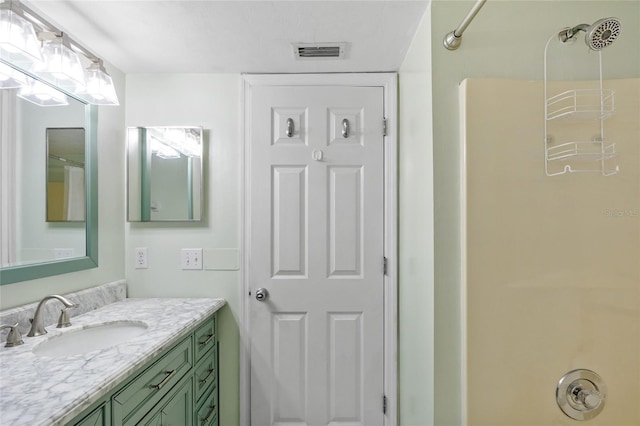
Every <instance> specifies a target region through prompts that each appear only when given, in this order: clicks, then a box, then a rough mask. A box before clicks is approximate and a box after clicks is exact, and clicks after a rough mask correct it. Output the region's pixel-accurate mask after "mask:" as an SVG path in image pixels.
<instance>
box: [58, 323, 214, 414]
mask: <svg viewBox="0 0 640 426" xmlns="http://www.w3.org/2000/svg"><path fill="white" fill-rule="evenodd" d="M218 392H219V389H218V343H217V337H216V314H213V315H212V316H210V317H208V318H207V319H206V320H204V321H202V322H201V323H200V324H198V325H197V326H196V327H195V328H194V330H193V331H192V332H191V333H190V334H188V335H187V336H185V337H184V338H182V339H181V340H180V341H179V342H178V343H176V344H175V345H173V346H172V347H171V348H169V349H167V350H166V351H164V352H162V353H160V354H158V355H156V356H155V357H154V358H153V359H152V360H151V361H149V363H147V364H146V365H145V366H144V367H142V368H141V369H140V370H138V371H136V372H135V373H133V374H132V375H131V376H129V378H127V380H125V381H124V382H123V383H122V384H121V385H119V386H117V387H116V388H115V389H114V390H112V391H111V392H109V394H107V395H106V396H105V397H104V398H103V399H102V400H100V401H97V402H95V403H94V404H92V405H91V406H90V407H89V408H88V409H87V410H85V411H84V412H83V413H82V414H80V415H79V416H77V417H76V418H75V419H74V420H73V421H71V422H69V423H68V425H69V426H70V425H73V426H132V425H145V426H147V425H148V426H152V425H153V426H155V425H162V426H168V425H174V426H175V425H179V426H192V425H198V426H201V425H202V426H205V425H206V426H217V425H218V406H217V402H218Z"/></svg>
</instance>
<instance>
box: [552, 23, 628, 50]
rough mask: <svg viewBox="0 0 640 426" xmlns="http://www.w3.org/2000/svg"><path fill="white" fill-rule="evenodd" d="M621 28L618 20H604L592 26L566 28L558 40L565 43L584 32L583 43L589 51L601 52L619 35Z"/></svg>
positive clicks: (581, 25) (582, 25)
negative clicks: (579, 32)
mask: <svg viewBox="0 0 640 426" xmlns="http://www.w3.org/2000/svg"><path fill="white" fill-rule="evenodd" d="M621 30H622V26H621V25H620V20H619V19H618V18H604V19H599V20H597V21H596V22H594V23H593V24H592V25H589V24H580V25H576V26H575V27H573V28H566V29H564V30H562V31H560V33H559V34H558V38H559V39H560V41H561V42H563V43H566V42H567V41H569V40H572V39H573V38H574V37H575V36H576V35H577V34H578V31H584V32H585V33H586V35H585V37H584V42H585V43H587V46H589V48H590V49H591V50H602V49H603V48H605V47H607V46H609V45H610V44H612V43H613V42H614V41H615V40H616V39H617V38H618V36H619V35H620V31H621Z"/></svg>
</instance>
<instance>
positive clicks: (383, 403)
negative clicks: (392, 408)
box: [382, 395, 387, 414]
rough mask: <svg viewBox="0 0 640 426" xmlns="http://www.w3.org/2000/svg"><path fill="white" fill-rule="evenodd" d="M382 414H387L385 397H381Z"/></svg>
mask: <svg viewBox="0 0 640 426" xmlns="http://www.w3.org/2000/svg"><path fill="white" fill-rule="evenodd" d="M382 414H387V395H382Z"/></svg>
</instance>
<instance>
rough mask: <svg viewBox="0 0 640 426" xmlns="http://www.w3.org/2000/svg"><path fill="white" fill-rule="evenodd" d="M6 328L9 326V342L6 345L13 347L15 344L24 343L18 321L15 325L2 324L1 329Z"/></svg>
mask: <svg viewBox="0 0 640 426" xmlns="http://www.w3.org/2000/svg"><path fill="white" fill-rule="evenodd" d="M4 328H9V329H10V330H9V334H8V335H7V343H6V344H5V345H4V346H5V347H7V348H12V347H14V346H19V345H21V344H23V343H24V341H23V340H22V334H21V333H20V330H18V323H15V324H14V325H4V324H3V325H0V330H2V329H4Z"/></svg>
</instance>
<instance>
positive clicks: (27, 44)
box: [0, 0, 42, 67]
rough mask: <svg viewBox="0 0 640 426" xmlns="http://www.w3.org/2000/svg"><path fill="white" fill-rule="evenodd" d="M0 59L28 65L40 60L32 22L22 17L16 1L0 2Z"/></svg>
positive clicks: (40, 55) (22, 14) (38, 45)
mask: <svg viewBox="0 0 640 426" xmlns="http://www.w3.org/2000/svg"><path fill="white" fill-rule="evenodd" d="M0 8H1V9H0V59H3V60H5V61H8V62H11V63H13V64H16V65H19V66H23V67H28V66H30V65H31V64H33V63H34V62H38V61H41V60H42V54H41V53H40V43H39V41H38V39H37V37H36V33H35V30H34V28H33V24H31V23H30V22H29V21H27V20H26V19H25V18H24V13H23V11H22V9H21V8H20V7H19V5H18V4H17V3H16V2H13V1H11V0H6V1H5V2H4V3H2V4H0Z"/></svg>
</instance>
